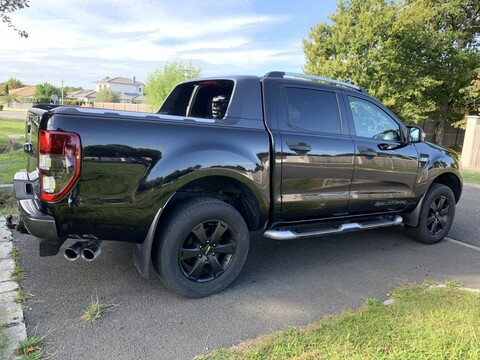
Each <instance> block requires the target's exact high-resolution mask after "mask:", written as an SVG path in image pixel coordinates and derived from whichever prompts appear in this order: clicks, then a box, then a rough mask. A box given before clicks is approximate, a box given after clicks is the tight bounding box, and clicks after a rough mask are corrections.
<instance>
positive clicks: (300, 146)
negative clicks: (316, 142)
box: [287, 143, 312, 155]
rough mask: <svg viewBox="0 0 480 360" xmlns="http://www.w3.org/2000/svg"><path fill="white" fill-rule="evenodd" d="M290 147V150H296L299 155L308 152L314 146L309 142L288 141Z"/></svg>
mask: <svg viewBox="0 0 480 360" xmlns="http://www.w3.org/2000/svg"><path fill="white" fill-rule="evenodd" d="M287 145H288V147H289V148H290V150H292V151H295V152H296V153H297V154H299V155H304V154H306V153H308V152H309V151H310V150H312V147H311V146H310V145H308V144H305V143H295V144H292V143H287Z"/></svg>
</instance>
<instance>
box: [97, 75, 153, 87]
mask: <svg viewBox="0 0 480 360" xmlns="http://www.w3.org/2000/svg"><path fill="white" fill-rule="evenodd" d="M94 83H95V84H107V83H110V84H122V85H135V86H145V84H144V83H142V82H140V81H136V80H135V83H134V82H133V80H132V79H129V78H126V77H116V78H113V79H103V80H97V81H94Z"/></svg>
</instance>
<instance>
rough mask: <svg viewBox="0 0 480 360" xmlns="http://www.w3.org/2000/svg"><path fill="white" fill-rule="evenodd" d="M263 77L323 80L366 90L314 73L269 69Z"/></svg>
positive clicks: (363, 90) (358, 89)
mask: <svg viewBox="0 0 480 360" xmlns="http://www.w3.org/2000/svg"><path fill="white" fill-rule="evenodd" d="M265 77H274V78H284V77H289V78H299V79H308V80H315V81H321V82H325V83H329V84H334V85H340V86H344V87H347V88H350V89H354V90H357V91H360V92H366V90H365V89H362V88H361V87H360V86H356V85H353V84H350V83H348V82H344V81H338V80H334V79H329V78H324V77H320V76H314V75H306V74H299V73H290V72H283V71H271V72H269V73H266V74H265Z"/></svg>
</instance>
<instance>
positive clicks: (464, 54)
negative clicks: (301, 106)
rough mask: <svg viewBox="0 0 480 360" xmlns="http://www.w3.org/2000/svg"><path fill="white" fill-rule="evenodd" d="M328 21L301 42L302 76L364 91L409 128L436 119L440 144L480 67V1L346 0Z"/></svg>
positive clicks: (458, 112) (456, 117) (312, 30)
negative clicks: (346, 83)
mask: <svg viewBox="0 0 480 360" xmlns="http://www.w3.org/2000/svg"><path fill="white" fill-rule="evenodd" d="M330 20H331V24H327V23H319V24H317V25H316V26H315V27H313V28H312V29H311V31H310V33H309V37H308V39H306V40H304V41H303V46H304V53H305V57H306V64H305V67H304V70H305V71H306V72H308V73H312V74H318V75H321V76H329V77H335V78H340V79H345V80H350V81H352V82H354V83H355V84H357V85H360V86H362V87H364V88H366V89H367V90H368V91H369V92H370V93H371V94H372V95H373V96H375V97H377V98H379V99H380V100H381V101H382V102H383V103H385V104H386V105H387V106H389V107H390V108H392V110H393V111H394V112H396V113H397V114H398V115H399V116H400V117H401V118H403V119H404V120H405V121H406V122H407V123H415V122H417V121H419V120H422V119H427V118H430V119H435V120H436V132H435V134H436V137H435V141H436V142H437V143H441V139H442V138H443V133H444V129H445V125H446V124H447V123H448V122H451V121H454V120H458V119H459V117H460V116H461V114H462V112H461V111H460V109H459V106H460V105H461V104H462V94H461V93H460V89H462V88H465V87H466V86H468V85H469V83H470V82H471V80H472V79H473V78H474V77H475V71H474V70H475V68H476V67H478V64H479V63H480V56H479V52H478V50H479V44H478V36H479V35H480V27H479V25H480V2H478V0H476V1H474V0H443V1H440V0H406V1H401V0H340V1H339V2H338V6H337V12H336V13H335V14H333V15H332V16H331V17H330Z"/></svg>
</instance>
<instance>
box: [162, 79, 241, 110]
mask: <svg viewBox="0 0 480 360" xmlns="http://www.w3.org/2000/svg"><path fill="white" fill-rule="evenodd" d="M233 85H234V83H233V81H231V80H204V81H198V82H193V83H186V84H182V85H178V86H177V87H176V88H175V89H174V91H173V92H172V93H171V94H170V95H169V96H168V98H167V99H166V100H165V102H164V103H163V105H162V107H161V108H160V110H159V113H160V114H168V115H177V116H188V117H196V118H202V119H223V118H224V117H225V115H226V113H227V109H228V105H229V103H230V99H231V97H232V92H233Z"/></svg>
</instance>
